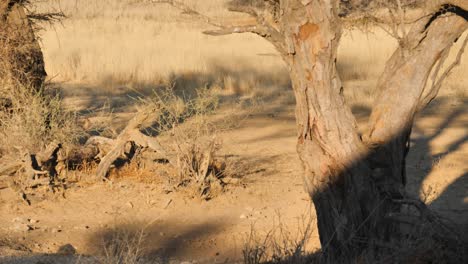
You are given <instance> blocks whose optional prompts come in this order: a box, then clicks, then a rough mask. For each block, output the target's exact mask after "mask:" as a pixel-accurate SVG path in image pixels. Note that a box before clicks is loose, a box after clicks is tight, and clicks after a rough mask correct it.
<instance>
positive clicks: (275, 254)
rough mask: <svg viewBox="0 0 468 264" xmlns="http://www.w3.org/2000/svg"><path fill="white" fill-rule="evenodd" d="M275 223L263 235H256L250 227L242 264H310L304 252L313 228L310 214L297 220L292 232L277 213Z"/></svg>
mask: <svg viewBox="0 0 468 264" xmlns="http://www.w3.org/2000/svg"><path fill="white" fill-rule="evenodd" d="M277 221H278V223H274V224H273V228H272V229H271V230H270V231H268V232H267V233H266V234H264V235H260V234H258V232H257V231H256V230H255V227H254V225H252V226H251V230H250V233H249V234H248V235H247V237H246V239H245V243H244V248H243V250H242V254H243V257H244V263H245V264H259V263H284V264H287V263H290V264H301V263H304V264H305V263H312V258H311V257H310V256H308V255H307V252H306V247H307V243H308V242H309V240H310V238H311V235H312V233H313V229H314V227H315V221H314V219H313V218H312V216H311V214H310V212H309V213H308V214H304V215H303V216H302V217H301V218H300V219H299V221H298V225H297V229H296V230H294V232H291V230H288V229H287V228H286V226H285V225H284V224H283V223H282V220H281V216H280V214H279V213H278V214H277Z"/></svg>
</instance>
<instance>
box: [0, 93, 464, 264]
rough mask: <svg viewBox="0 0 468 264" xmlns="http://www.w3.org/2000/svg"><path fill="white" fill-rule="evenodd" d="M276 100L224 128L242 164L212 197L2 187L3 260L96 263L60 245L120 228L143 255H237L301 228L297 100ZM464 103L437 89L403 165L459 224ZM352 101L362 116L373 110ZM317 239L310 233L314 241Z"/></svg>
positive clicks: (178, 258)
mask: <svg viewBox="0 0 468 264" xmlns="http://www.w3.org/2000/svg"><path fill="white" fill-rule="evenodd" d="M65 99H66V100H67V98H65ZM68 99H69V102H72V101H74V99H73V98H68ZM81 100H82V101H86V98H84V99H83V98H81ZM90 100H92V99H90ZM279 101H280V103H278V102H276V103H271V104H268V107H263V108H261V109H260V110H257V111H255V112H254V113H253V114H252V115H251V116H250V117H248V118H247V119H246V120H244V121H243V122H242V123H241V124H240V125H239V127H237V128H235V129H233V130H231V131H228V132H224V133H222V134H221V138H222V140H223V143H224V147H223V149H222V152H223V154H224V155H228V156H229V157H234V158H236V160H239V161H240V162H241V163H242V166H241V165H239V166H240V167H241V168H242V169H243V170H245V171H244V173H242V178H241V179H240V181H239V182H238V183H235V184H231V185H228V187H227V189H226V191H225V192H224V193H222V194H220V195H219V196H217V197H216V198H214V199H213V200H210V201H200V200H197V199H191V198H189V197H188V196H187V195H186V194H184V193H183V192H171V193H167V192H166V191H165V188H164V186H162V185H161V184H158V183H157V182H154V183H142V182H139V181H135V180H129V179H120V180H116V181H114V183H113V184H112V185H110V184H107V183H99V184H92V185H86V184H75V185H72V186H70V187H69V189H68V190H67V191H66V193H65V194H66V196H65V198H63V197H61V196H59V195H58V196H57V197H55V198H53V199H49V200H47V201H42V202H37V203H33V204H32V205H31V206H28V205H26V204H24V203H21V202H20V200H19V197H17V196H16V194H15V193H14V192H12V191H11V190H9V189H3V190H0V223H2V224H1V226H0V256H1V257H0V263H87V262H91V263H92V262H93V261H94V259H92V258H89V257H78V256H77V255H75V256H62V255H57V254H56V253H57V252H62V253H64V254H66V252H63V251H64V250H63V249H60V248H61V247H62V246H64V245H66V244H71V245H73V247H74V248H75V249H76V251H77V254H83V255H102V254H104V253H105V252H104V246H103V244H104V243H105V242H106V241H108V240H109V238H112V237H115V235H116V234H122V231H121V230H124V233H125V234H127V235H135V234H139V232H141V231H142V230H143V231H144V234H145V236H144V238H143V242H142V244H141V248H142V250H144V255H146V256H147V257H148V258H149V259H153V260H158V261H161V262H162V263H181V262H183V261H188V262H185V263H237V262H239V261H241V260H242V250H243V247H244V245H245V241H246V238H247V237H248V234H249V233H250V231H251V229H252V228H253V229H254V230H255V231H256V233H257V234H258V235H259V236H260V237H261V236H264V235H265V234H266V232H268V231H270V230H272V229H273V228H274V227H275V226H277V225H278V223H281V224H283V225H284V226H286V227H287V229H288V230H289V231H290V232H291V234H292V236H294V235H296V234H297V233H298V230H299V228H298V227H300V226H301V224H302V223H304V219H310V221H313V219H314V212H313V209H312V210H311V205H310V199H309V197H308V195H307V194H306V192H305V191H304V189H303V186H302V179H301V165H300V163H299V160H298V157H297V154H296V152H295V141H296V139H295V121H294V109H293V102H288V103H284V100H283V101H282V102H281V100H279ZM467 106H468V102H467V101H466V100H461V99H459V100H458V99H453V98H449V97H440V98H439V99H438V100H436V101H435V102H434V103H433V104H432V105H431V107H429V108H428V109H427V110H425V111H424V112H423V113H422V114H420V116H419V117H418V119H417V122H416V123H415V127H414V133H413V137H412V149H411V152H410V154H409V157H408V160H409V162H408V166H407V167H408V179H409V183H408V190H409V191H410V193H412V194H413V195H415V196H421V197H423V198H424V199H425V200H426V202H427V203H428V204H430V206H431V207H432V208H433V209H435V210H436V211H437V212H439V213H441V214H443V215H444V216H446V217H448V218H450V219H452V220H453V221H455V222H457V223H458V224H461V228H466V224H467V223H468V196H467V190H468V164H467V163H466V156H467V155H468V145H467V144H466V140H467V127H468V126H467V125H468V113H467V111H468V109H467ZM74 107H75V106H74ZM353 109H354V112H355V113H356V115H357V116H358V117H359V123H360V124H361V125H362V124H364V122H365V120H366V117H367V116H368V114H369V109H368V108H366V107H363V106H359V105H355V106H354V107H353ZM119 230H120V231H119ZM314 230H315V227H314ZM318 247H319V242H318V235H317V233H316V232H314V233H313V234H312V236H311V239H310V242H309V244H308V249H309V250H313V249H316V248H318ZM49 254H51V255H49ZM41 261H42V262H41ZM191 261H194V262H191Z"/></svg>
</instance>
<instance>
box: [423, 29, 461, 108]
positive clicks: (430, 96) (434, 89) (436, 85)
mask: <svg viewBox="0 0 468 264" xmlns="http://www.w3.org/2000/svg"><path fill="white" fill-rule="evenodd" d="M467 44H468V35H467V36H466V37H465V40H464V41H463V43H462V46H461V48H460V50H459V51H458V54H457V57H456V58H455V61H454V62H453V63H452V64H450V66H448V67H447V69H446V70H445V71H444V73H442V75H440V77H439V79H438V80H436V78H437V75H438V73H439V70H440V67H441V66H442V64H443V62H444V61H445V59H444V57H442V58H441V59H440V62H439V65H438V69H436V72H435V73H434V76H433V83H432V86H431V88H430V90H429V92H428V93H427V94H426V96H424V98H423V99H422V100H421V101H420V102H419V106H418V111H419V110H421V109H423V108H424V107H426V106H427V105H428V104H429V103H430V102H432V100H434V98H435V97H436V96H437V94H438V93H439V91H440V88H441V87H442V84H443V82H444V81H445V80H446V79H447V78H448V77H449V76H450V74H452V70H453V69H454V68H455V67H457V66H458V65H460V63H461V58H462V55H463V53H464V52H465V48H466V46H467ZM448 53H449V50H447V56H448Z"/></svg>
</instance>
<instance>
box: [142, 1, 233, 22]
mask: <svg viewBox="0 0 468 264" xmlns="http://www.w3.org/2000/svg"><path fill="white" fill-rule="evenodd" d="M150 2H151V3H154V4H168V5H171V6H173V7H174V8H177V9H179V10H181V11H182V12H185V13H188V14H191V15H193V16H196V17H198V18H199V19H201V20H202V21H203V22H205V23H207V24H209V25H212V26H215V27H226V26H227V25H225V24H223V23H221V22H219V21H216V20H214V19H213V18H211V17H209V16H206V15H204V14H202V13H200V12H198V11H196V10H195V9H193V8H191V7H189V6H188V5H186V4H184V3H182V2H179V1H175V0H150Z"/></svg>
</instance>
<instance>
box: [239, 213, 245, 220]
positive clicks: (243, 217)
mask: <svg viewBox="0 0 468 264" xmlns="http://www.w3.org/2000/svg"><path fill="white" fill-rule="evenodd" d="M239 218H240V219H246V218H247V216H246V215H245V214H241V215H240V217H239Z"/></svg>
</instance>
